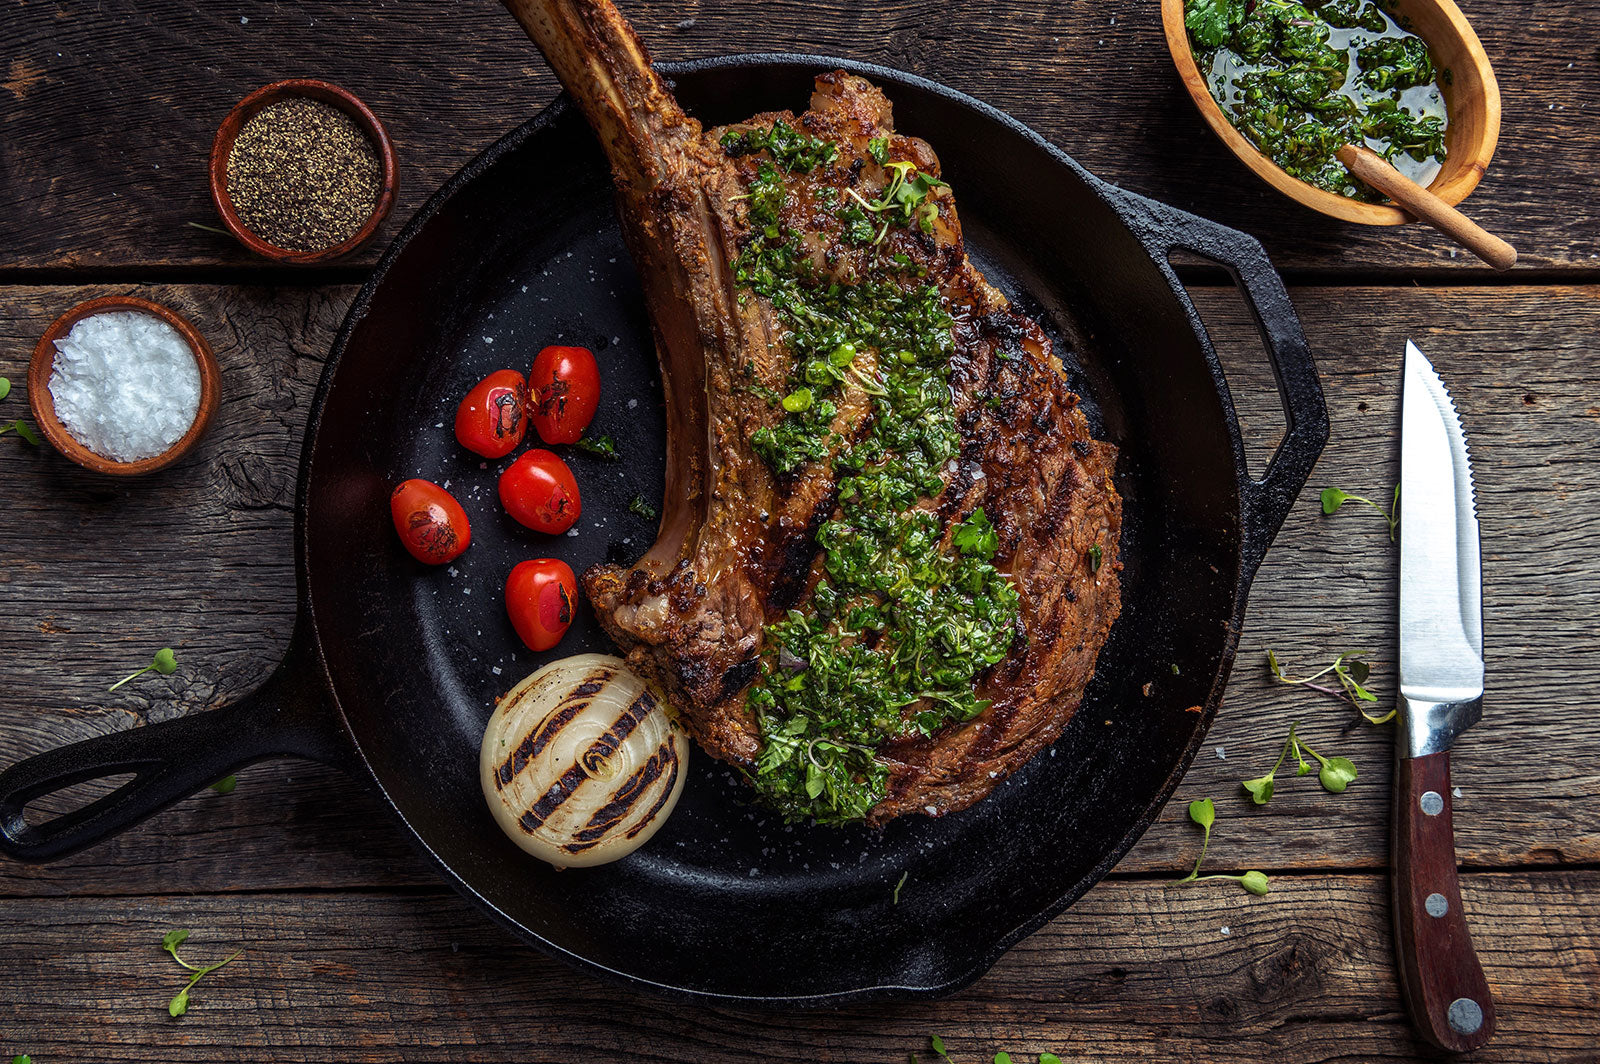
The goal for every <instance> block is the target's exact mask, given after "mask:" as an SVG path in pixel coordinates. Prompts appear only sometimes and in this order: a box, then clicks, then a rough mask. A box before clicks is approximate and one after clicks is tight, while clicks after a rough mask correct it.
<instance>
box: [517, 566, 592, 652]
mask: <svg viewBox="0 0 1600 1064" xmlns="http://www.w3.org/2000/svg"><path fill="white" fill-rule="evenodd" d="M577 612H578V581H577V579H576V578H575V577H574V576H573V575H572V569H571V568H570V567H569V566H568V565H567V563H566V562H564V561H560V560H558V559H556V558H536V559H534V560H533V561H531V562H522V563H521V564H519V565H518V566H517V567H516V568H515V569H512V570H511V575H510V576H508V577H506V614H507V616H509V617H510V618H511V627H513V628H515V629H516V630H517V634H518V635H519V636H521V637H522V641H523V642H524V643H526V644H528V648H529V649H530V650H549V649H550V648H551V647H553V646H555V645H556V644H557V643H559V642H561V637H562V636H564V635H566V634H567V629H568V628H570V627H571V626H572V618H573V617H574V616H576V615H577Z"/></svg>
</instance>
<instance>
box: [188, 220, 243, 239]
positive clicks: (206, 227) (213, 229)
mask: <svg viewBox="0 0 1600 1064" xmlns="http://www.w3.org/2000/svg"><path fill="white" fill-rule="evenodd" d="M183 224H185V225H188V226H192V227H193V228H195V229H204V230H205V231H206V232H208V233H220V234H221V235H222V236H232V235H233V234H232V233H230V232H228V231H227V230H226V229H218V228H217V227H216V226H214V225H207V224H205V223H204V222H185V223H183Z"/></svg>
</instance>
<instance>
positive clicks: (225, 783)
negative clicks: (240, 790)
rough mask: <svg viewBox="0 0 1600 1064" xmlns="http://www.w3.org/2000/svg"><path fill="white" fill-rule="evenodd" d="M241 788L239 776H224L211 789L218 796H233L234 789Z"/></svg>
mask: <svg viewBox="0 0 1600 1064" xmlns="http://www.w3.org/2000/svg"><path fill="white" fill-rule="evenodd" d="M237 786H239V777H238V776H224V777H222V779H220V780H218V781H217V782H215V783H213V784H212V785H211V789H212V790H214V791H216V792H217V793H218V794H232V793H233V791H234V788H235V787H237Z"/></svg>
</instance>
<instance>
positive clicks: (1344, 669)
mask: <svg viewBox="0 0 1600 1064" xmlns="http://www.w3.org/2000/svg"><path fill="white" fill-rule="evenodd" d="M1365 656H1366V651H1363V650H1347V651H1345V652H1344V653H1343V654H1340V655H1339V656H1338V657H1336V658H1334V659H1333V664H1331V665H1328V666H1325V667H1324V668H1321V669H1318V670H1317V671H1316V672H1314V673H1312V674H1311V675H1310V676H1304V677H1301V678H1300V679H1298V680H1297V679H1295V678H1293V677H1291V676H1288V675H1286V674H1285V673H1284V671H1283V667H1282V666H1281V665H1279V664H1278V656H1277V655H1276V654H1274V653H1273V652H1272V651H1270V650H1269V651H1267V668H1268V669H1269V670H1271V672H1272V676H1273V678H1274V679H1275V680H1277V681H1278V682H1279V683H1286V684H1291V685H1294V686H1298V687H1305V688H1309V689H1310V690H1312V691H1317V692H1319V693H1321V694H1325V695H1327V696H1328V697H1329V698H1333V699H1337V700H1338V701H1340V702H1348V703H1350V705H1352V706H1354V707H1355V709H1356V712H1358V713H1360V714H1361V715H1362V716H1363V717H1365V718H1366V719H1367V720H1368V721H1369V722H1371V723H1373V724H1387V723H1388V722H1389V721H1391V720H1393V719H1394V715H1395V713H1396V710H1393V709H1391V710H1390V711H1389V712H1387V713H1385V714H1384V715H1383V716H1381V717H1375V716H1373V715H1372V714H1371V713H1368V712H1367V711H1366V709H1365V708H1363V706H1362V704H1361V703H1363V702H1376V701H1377V700H1378V696H1377V695H1375V694H1373V693H1372V692H1371V691H1369V690H1367V689H1366V688H1365V687H1363V686H1362V685H1363V684H1365V683H1366V682H1367V677H1368V676H1370V675H1371V674H1372V666H1371V665H1369V664H1367V662H1366V661H1364V660H1362V659H1363V658H1365ZM1330 674H1331V675H1332V676H1333V677H1334V678H1335V679H1336V680H1338V681H1339V686H1338V687H1330V686H1328V685H1327V684H1320V683H1317V682H1316V681H1317V680H1320V679H1322V677H1324V676H1327V675H1330Z"/></svg>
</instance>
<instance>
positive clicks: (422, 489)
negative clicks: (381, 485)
mask: <svg viewBox="0 0 1600 1064" xmlns="http://www.w3.org/2000/svg"><path fill="white" fill-rule="evenodd" d="M389 513H390V515H391V516H392V517H393V518H394V530H395V531H396V532H398V533H400V542H401V543H404V544H405V546H406V550H408V551H410V552H411V556H412V557H413V558H415V559H417V561H419V562H427V563H428V564H429V565H443V564H444V563H445V562H448V561H454V560H455V559H456V558H459V557H460V556H461V552H462V551H464V550H466V549H467V548H468V547H470V546H471V545H472V526H470V525H468V524H467V512H466V511H465V510H463V509H462V508H461V504H460V503H458V502H456V500H455V496H453V495H451V494H450V493H449V492H448V491H445V490H444V489H443V488H441V487H440V486H439V485H437V484H434V483H431V482H430V481H426V480H408V481H405V482H404V483H402V484H401V485H400V486H399V487H397V488H395V489H394V492H393V493H392V494H390V496H389Z"/></svg>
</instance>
